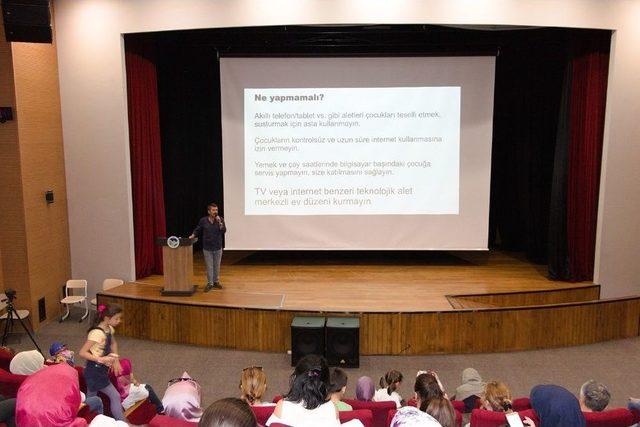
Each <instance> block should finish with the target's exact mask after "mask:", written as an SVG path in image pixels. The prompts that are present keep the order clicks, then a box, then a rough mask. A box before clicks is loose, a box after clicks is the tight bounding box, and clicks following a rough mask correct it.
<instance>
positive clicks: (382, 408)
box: [343, 399, 396, 427]
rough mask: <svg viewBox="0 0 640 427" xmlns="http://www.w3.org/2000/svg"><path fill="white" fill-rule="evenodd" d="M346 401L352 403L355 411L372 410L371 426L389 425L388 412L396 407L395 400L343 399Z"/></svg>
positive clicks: (382, 426) (383, 426) (381, 426)
mask: <svg viewBox="0 0 640 427" xmlns="http://www.w3.org/2000/svg"><path fill="white" fill-rule="evenodd" d="M343 402H344V403H347V404H349V405H351V407H352V408H353V410H354V411H357V410H359V409H368V410H370V411H371V415H372V423H371V427H385V426H386V425H387V414H388V413H389V411H391V410H395V409H396V404H395V402H363V401H361V400H353V399H343Z"/></svg>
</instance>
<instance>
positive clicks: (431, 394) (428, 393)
mask: <svg viewBox="0 0 640 427" xmlns="http://www.w3.org/2000/svg"><path fill="white" fill-rule="evenodd" d="M413 390H414V391H415V396H414V397H415V399H416V403H417V407H413V406H405V407H402V408H400V409H398V412H396V414H395V415H394V417H393V419H392V420H391V427H413V426H416V427H417V426H441V425H442V424H440V422H439V421H438V420H437V419H436V418H434V417H433V416H432V415H430V414H429V413H427V408H428V407H429V403H430V402H431V401H433V400H435V399H438V400H440V399H442V398H443V397H444V396H443V394H442V391H441V390H440V387H439V386H438V382H437V381H436V379H435V377H434V376H433V375H430V374H427V373H421V374H420V375H418V376H417V377H416V382H415V384H414V386H413ZM449 405H451V403H450V402H449ZM438 406H440V402H438ZM454 414H455V412H454ZM443 418H444V417H443ZM453 418H454V421H455V415H454V417H453Z"/></svg>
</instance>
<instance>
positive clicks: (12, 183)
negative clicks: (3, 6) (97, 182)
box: [0, 27, 71, 329]
mask: <svg viewBox="0 0 640 427" xmlns="http://www.w3.org/2000/svg"><path fill="white" fill-rule="evenodd" d="M0 75H2V76H3V78H2V79H0V82H1V83H0V105H2V106H10V107H12V108H13V116H14V120H12V121H8V122H6V123H3V124H0V164H1V165H2V167H0V182H1V183H2V186H1V188H0V224H2V227H0V254H1V263H0V264H1V265H2V280H0V285H3V287H4V288H13V289H15V290H16V291H17V296H18V297H17V300H16V303H15V304H16V306H17V307H19V308H26V309H28V310H30V311H31V313H32V314H31V318H30V320H31V322H32V324H33V326H34V328H36V329H37V328H38V327H39V324H40V321H39V316H38V301H39V300H40V299H41V298H45V307H46V320H45V321H50V320H52V319H56V318H57V317H58V315H59V312H60V308H59V301H60V296H61V289H62V286H63V285H64V283H65V281H66V280H67V279H69V278H70V275H71V262H70V251H69V228H68V213H67V197H66V179H65V166H64V151H63V144H62V121H61V114H60V91H59V86H58V69H57V56H56V46H55V43H54V44H35V43H7V42H6V41H5V39H4V29H3V28H1V27H0ZM47 190H52V191H53V192H54V196H55V201H54V203H52V204H48V203H47V202H46V201H45V192H46V191H47Z"/></svg>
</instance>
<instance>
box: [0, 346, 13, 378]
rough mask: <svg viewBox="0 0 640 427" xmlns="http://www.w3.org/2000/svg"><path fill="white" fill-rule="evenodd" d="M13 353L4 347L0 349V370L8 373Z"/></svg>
mask: <svg viewBox="0 0 640 427" xmlns="http://www.w3.org/2000/svg"><path fill="white" fill-rule="evenodd" d="M13 356H15V353H13V352H12V351H11V350H9V349H8V348H6V347H0V369H4V370H5V371H7V372H10V371H9V364H10V363H11V359H13Z"/></svg>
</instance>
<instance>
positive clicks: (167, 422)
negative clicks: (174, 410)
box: [149, 415, 198, 427]
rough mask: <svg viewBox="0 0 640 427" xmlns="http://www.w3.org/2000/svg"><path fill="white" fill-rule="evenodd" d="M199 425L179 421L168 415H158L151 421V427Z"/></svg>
mask: <svg viewBox="0 0 640 427" xmlns="http://www.w3.org/2000/svg"><path fill="white" fill-rule="evenodd" d="M197 425H198V423H192V422H190V421H184V420H179V419H177V418H173V417H168V416H166V415H156V416H155V417H154V418H153V419H152V420H151V421H149V427H193V426H197Z"/></svg>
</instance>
